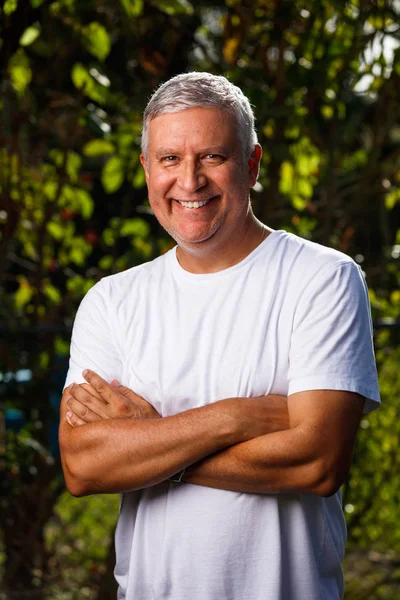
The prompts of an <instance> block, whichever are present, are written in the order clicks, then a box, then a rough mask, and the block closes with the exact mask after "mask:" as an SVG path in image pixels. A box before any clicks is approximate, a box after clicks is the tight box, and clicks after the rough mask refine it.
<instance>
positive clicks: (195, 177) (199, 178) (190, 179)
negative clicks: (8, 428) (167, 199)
mask: <svg viewBox="0 0 400 600" xmlns="http://www.w3.org/2000/svg"><path fill="white" fill-rule="evenodd" d="M206 184H207V177H206V175H205V173H204V171H203V169H202V165H201V164H200V163H199V162H198V161H195V160H188V161H184V162H183V163H182V165H181V169H180V173H179V178H178V185H179V187H180V188H181V189H182V190H184V191H185V192H186V193H193V192H196V191H197V190H199V189H201V188H202V187H204V186H205V185H206Z"/></svg>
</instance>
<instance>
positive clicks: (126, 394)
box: [117, 385, 146, 402]
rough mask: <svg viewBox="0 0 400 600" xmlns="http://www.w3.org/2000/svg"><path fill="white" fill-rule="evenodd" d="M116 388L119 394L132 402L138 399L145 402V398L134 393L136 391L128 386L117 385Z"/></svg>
mask: <svg viewBox="0 0 400 600" xmlns="http://www.w3.org/2000/svg"><path fill="white" fill-rule="evenodd" d="M117 390H118V392H119V393H120V394H122V396H124V397H125V398H128V399H129V400H131V401H132V402H140V401H143V402H146V400H145V399H144V398H142V396H139V394H136V392H134V391H133V390H131V389H130V388H128V387H126V386H125V385H118V386H117Z"/></svg>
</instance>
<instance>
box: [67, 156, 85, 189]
mask: <svg viewBox="0 0 400 600" xmlns="http://www.w3.org/2000/svg"><path fill="white" fill-rule="evenodd" d="M81 164H82V159H81V157H80V156H79V154H76V153H75V152H68V155H67V164H66V171H67V173H68V175H69V178H70V179H71V181H73V182H75V181H76V180H77V179H78V174H79V170H80V168H81Z"/></svg>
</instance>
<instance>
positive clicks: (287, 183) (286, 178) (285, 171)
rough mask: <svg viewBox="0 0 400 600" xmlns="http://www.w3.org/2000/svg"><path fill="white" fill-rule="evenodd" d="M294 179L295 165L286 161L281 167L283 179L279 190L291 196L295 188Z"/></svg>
mask: <svg viewBox="0 0 400 600" xmlns="http://www.w3.org/2000/svg"><path fill="white" fill-rule="evenodd" d="M293 178H294V168H293V165H292V164H291V163H290V162H288V161H286V160H285V161H284V162H283V163H282V166H281V178H280V182H279V190H280V192H281V193H282V194H290V192H291V191H292V187H293Z"/></svg>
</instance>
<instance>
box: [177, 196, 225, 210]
mask: <svg viewBox="0 0 400 600" xmlns="http://www.w3.org/2000/svg"><path fill="white" fill-rule="evenodd" d="M215 198H217V196H213V197H212V198H208V199H206V200H198V201H196V202H185V201H184V200H177V199H176V198H174V200H175V201H176V202H178V204H180V205H181V206H183V207H184V208H202V207H203V206H206V205H207V204H209V203H210V202H211V201H212V200H214V199H215Z"/></svg>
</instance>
